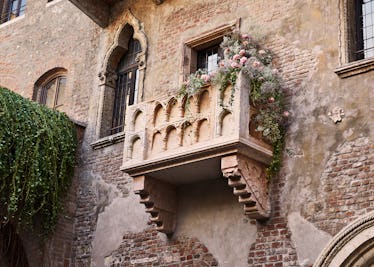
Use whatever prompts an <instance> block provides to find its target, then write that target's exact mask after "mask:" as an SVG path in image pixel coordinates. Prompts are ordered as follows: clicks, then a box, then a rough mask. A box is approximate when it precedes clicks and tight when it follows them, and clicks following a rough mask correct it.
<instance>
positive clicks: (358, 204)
mask: <svg viewBox="0 0 374 267" xmlns="http://www.w3.org/2000/svg"><path fill="white" fill-rule="evenodd" d="M55 1H56V3H52V4H48V5H47V6H46V3H45V2H46V1H41V0H33V1H31V0H30V1H28V4H27V9H26V14H25V17H24V18H21V19H18V20H17V21H13V22H11V23H9V24H8V25H0V40H1V41H0V85H2V86H6V87H8V88H10V89H12V90H14V91H16V92H18V93H20V94H21V95H23V96H25V97H31V96H32V90H33V85H34V83H35V81H36V80H37V79H38V78H39V77H40V76H41V75H42V74H43V73H45V72H46V71H48V70H49V69H51V68H54V67H64V68H66V69H67V70H68V76H67V77H68V99H69V101H68V102H67V103H66V105H64V106H63V108H62V110H63V111H66V112H67V113H68V115H69V116H71V117H72V118H73V119H76V120H79V121H82V122H85V123H87V128H86V131H85V137H84V141H83V144H82V153H81V159H80V165H79V170H78V172H77V177H78V179H77V180H76V181H75V183H74V188H73V189H72V190H73V191H74V190H76V192H77V193H76V194H74V193H72V196H70V197H69V198H71V199H72V200H75V199H76V207H75V206H74V205H73V204H72V202H71V205H72V206H71V207H70V208H71V210H74V212H75V219H74V226H72V224H73V222H72V220H71V218H68V219H65V220H64V219H62V220H61V223H60V225H59V226H58V228H57V229H58V231H57V232H56V235H55V237H53V238H52V240H53V241H51V243H50V244H49V246H47V249H46V250H45V252H44V257H45V258H46V259H45V264H46V266H59V264H60V265H61V264H64V265H65V266H90V265H91V266H100V267H101V266H117V265H118V266H132V265H135V264H137V266H144V265H145V262H143V263H141V262H140V260H143V261H145V260H146V259H145V258H147V257H148V260H149V261H148V263H149V265H150V266H151V264H153V263H154V265H157V264H158V266H185V265H187V266H188V265H190V266H214V265H215V264H218V265H219V266H247V265H248V264H249V265H250V266H298V265H301V266H308V265H311V264H312V263H313V261H314V260H315V259H316V257H317V256H318V254H319V253H320V251H321V250H322V248H323V246H324V245H325V244H326V243H327V242H328V241H329V240H330V238H331V235H335V234H336V233H337V232H338V231H339V230H340V229H341V228H342V227H343V226H345V225H347V224H348V223H349V222H350V221H351V220H353V219H355V218H357V217H358V216H360V215H362V214H365V213H366V212H368V211H370V210H372V209H373V206H372V203H373V194H374V188H373V182H372V179H370V178H371V177H372V176H373V167H372V166H373V159H372V156H371V155H372V154H373V145H372V140H373V130H372V129H373V128H374V127H373V125H372V121H371V117H370V111H372V107H371V102H372V99H373V95H372V92H373V91H374V76H373V72H372V71H371V72H367V73H362V74H360V75H356V76H352V77H349V78H345V79H342V78H339V77H338V76H337V75H336V74H335V73H334V69H335V68H336V67H338V66H340V57H341V56H340V54H341V53H342V51H341V50H340V49H341V48H340V47H341V43H339V36H340V32H339V31H340V30H341V28H340V21H339V18H340V14H339V9H338V6H339V3H340V1H338V0H333V1H319V0H308V1H297V0H292V1H286V0H280V1H262V0H256V1H245V0H235V1H227V0H209V1H197V0H192V1H182V0H169V1H164V3H163V4H161V5H156V4H155V3H154V2H153V1H147V0H142V1H121V2H119V3H118V4H117V5H116V6H115V7H114V9H113V10H112V18H113V19H112V21H111V22H110V24H109V26H108V27H107V28H105V29H103V30H102V29H100V28H99V27H98V26H97V25H95V24H94V23H93V22H92V21H91V20H90V19H89V18H87V17H86V16H85V15H84V14H83V13H81V11H79V10H78V9H77V8H76V7H74V6H73V5H72V4H70V3H69V2H68V1H67V0H61V1H58V0H55ZM128 8H131V11H132V13H133V14H134V16H135V17H136V18H137V19H139V20H140V22H141V23H142V25H143V27H144V31H145V34H146V36H147V41H148V52H147V68H146V71H145V81H144V90H145V92H144V96H143V100H150V99H152V98H153V97H155V96H161V95H165V96H166V95H168V94H170V93H175V92H176V91H177V90H178V88H179V87H180V85H181V77H182V64H183V44H184V42H185V41H187V40H189V39H191V38H193V37H198V36H199V35H201V34H202V33H205V32H207V31H210V30H212V29H215V28H217V27H219V26H222V25H223V24H226V23H232V22H234V21H235V20H237V19H239V18H240V24H241V26H240V30H241V31H242V32H255V33H256V34H259V35H262V36H264V37H265V38H264V39H263V43H264V46H265V47H267V48H270V49H272V50H273V52H274V54H275V64H276V66H277V67H278V68H279V70H280V76H281V77H282V78H283V81H284V87H285V89H286V91H287V94H288V101H289V105H288V108H289V110H290V112H291V119H290V120H291V122H290V128H289V131H288V133H287V137H286V146H285V153H284V164H283V168H282V171H281V172H280V174H279V176H278V177H276V178H274V180H273V181H272V183H271V188H272V191H271V201H272V208H273V210H272V215H271V219H270V220H269V221H266V222H257V223H256V222H254V221H248V220H247V218H246V217H245V216H244V215H243V213H242V212H241V206H240V205H239V204H238V203H236V200H235V198H234V196H231V195H230V194H229V193H230V192H229V190H228V189H227V188H225V187H224V186H223V184H220V182H217V185H216V186H215V187H214V188H215V189H214V190H211V191H209V190H205V191H204V189H205V188H206V184H203V183H200V184H195V185H189V186H186V187H185V188H183V187H182V188H179V191H178V192H179V194H180V195H181V197H180V198H179V199H180V203H179V204H178V208H179V209H178V218H180V220H179V222H178V223H179V224H178V225H177V232H176V233H175V235H174V236H173V237H172V238H170V239H168V238H167V237H166V236H164V235H163V234H156V231H155V230H154V229H153V227H151V226H150V225H148V217H147V215H146V213H145V212H144V207H143V206H142V205H140V204H139V199H138V196H135V195H134V194H133V192H132V179H131V178H130V177H129V176H127V175H125V174H124V173H122V172H121V171H120V166H121V163H122V155H123V142H119V143H117V144H111V145H109V146H107V147H103V148H98V149H96V150H94V149H92V147H91V146H90V144H91V143H93V142H95V141H97V139H98V136H97V127H99V125H98V119H97V118H98V115H99V114H98V109H99V105H100V90H99V78H98V77H97V74H98V73H99V71H101V70H102V64H103V62H104V59H105V55H106V54H107V51H108V50H109V49H110V47H111V46H112V44H113V40H114V39H115V35H116V34H117V33H118V30H119V29H121V28H122V27H123V25H124V24H125V23H126V21H125V19H124V16H121V15H123V14H125V13H126V10H127V9H128ZM251 27H252V30H250V28H251ZM336 107H339V108H342V109H343V110H344V113H345V116H344V117H343V120H342V122H341V123H339V124H335V123H334V122H333V121H332V120H331V119H330V118H329V115H328V113H329V112H331V111H332V110H333V109H334V108H336ZM198 192H200V193H199V194H198ZM201 192H206V193H204V194H202V193H201ZM202 196H203V197H202ZM221 196H222V198H221ZM67 203H69V201H67ZM199 203H203V204H202V205H201V206H200V205H199ZM224 203H225V205H224ZM69 205H70V204H69ZM197 207H198V208H197ZM70 208H69V214H70V213H71V210H70ZM214 211H217V214H218V215H217V214H214ZM217 216H220V217H217ZM64 226H66V227H64ZM72 229H73V230H74V232H75V237H74V242H72V241H71V240H72ZM214 230H216V232H215V231H214ZM235 230H237V231H238V232H239V234H238V232H236V231H235ZM63 233H67V234H66V236H64V234H63ZM213 233H214V234H213ZM306 233H307V237H308V238H304V237H305V235H306ZM306 239H307V240H306ZM224 243H229V244H232V245H231V248H230V249H231V250H230V252H232V254H233V255H235V257H230V256H229V255H227V254H225V253H227V251H226V252H225V251H223V249H222V248H223V247H225V246H224V245H222V246H220V244H224ZM62 244H65V245H62ZM235 244H240V245H235ZM62 246H63V248H62ZM54 248H58V249H54ZM30 250H31V245H30ZM69 250H70V253H71V256H70V257H69V253H68V252H66V251H69ZM139 251H142V253H143V254H139V253H138V252H139ZM30 253H31V252H30ZM30 253H29V254H30ZM143 255H144V256H145V257H143ZM195 255H196V257H195ZM191 257H192V259H190V258H191ZM156 258H157V260H154V262H152V261H151V260H152V259H156ZM138 261H139V262H138ZM30 262H31V261H30ZM131 264H132V265H131ZM142 264H143V265H142ZM199 264H200V265H199Z"/></svg>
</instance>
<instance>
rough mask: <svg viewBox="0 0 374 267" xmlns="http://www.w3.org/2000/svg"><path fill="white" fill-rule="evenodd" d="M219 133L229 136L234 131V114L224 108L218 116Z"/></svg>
mask: <svg viewBox="0 0 374 267" xmlns="http://www.w3.org/2000/svg"><path fill="white" fill-rule="evenodd" d="M218 122H219V125H218V135H219V136H227V135H230V134H232V133H233V130H234V128H233V124H232V123H233V115H232V113H231V112H229V111H228V110H226V109H225V110H223V111H222V113H221V114H220V115H219V118H218Z"/></svg>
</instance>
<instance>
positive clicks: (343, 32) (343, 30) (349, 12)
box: [334, 0, 374, 78]
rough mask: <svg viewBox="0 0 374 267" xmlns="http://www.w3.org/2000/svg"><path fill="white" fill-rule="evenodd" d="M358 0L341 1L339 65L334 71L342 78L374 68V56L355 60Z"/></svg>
mask: <svg viewBox="0 0 374 267" xmlns="http://www.w3.org/2000/svg"><path fill="white" fill-rule="evenodd" d="M355 3H356V0H340V2H339V17H340V24H339V47H340V49H339V66H338V67H336V68H335V70H334V72H335V73H336V74H337V75H338V76H339V77H340V78H348V77H351V76H354V75H358V74H361V73H366V72H369V71H372V70H374V57H369V58H364V59H357V60H354V58H353V56H352V52H351V51H352V49H354V48H353V47H354V46H355V45H354V43H353V42H354V41H355V40H354V39H353V38H356V37H355V36H356V30H357V29H356V25H357V24H356V21H355V19H356V17H355V16H356V15H355V14H356V12H355V10H356V8H357V7H356V6H355Z"/></svg>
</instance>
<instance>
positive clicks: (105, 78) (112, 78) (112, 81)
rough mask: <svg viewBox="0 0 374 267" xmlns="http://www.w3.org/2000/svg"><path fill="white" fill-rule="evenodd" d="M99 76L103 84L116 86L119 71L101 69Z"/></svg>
mask: <svg viewBox="0 0 374 267" xmlns="http://www.w3.org/2000/svg"><path fill="white" fill-rule="evenodd" d="M98 77H99V79H100V81H101V82H100V84H101V85H107V86H109V87H113V88H114V87H115V86H116V81H117V78H118V77H117V73H116V72H115V71H111V70H107V71H101V72H100V73H99V74H98Z"/></svg>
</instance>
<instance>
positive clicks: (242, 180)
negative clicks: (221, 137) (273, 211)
mask: <svg viewBox="0 0 374 267" xmlns="http://www.w3.org/2000/svg"><path fill="white" fill-rule="evenodd" d="M221 169H222V173H223V176H224V177H225V178H227V179H228V184H229V186H230V187H232V188H233V192H234V195H236V196H238V199H239V202H240V203H243V204H244V212H245V214H247V215H248V216H249V217H251V218H253V219H266V218H269V215H270V200H269V190H268V181H267V179H266V172H265V166H264V165H263V164H261V163H259V162H257V161H254V160H252V159H250V158H247V157H245V156H242V155H240V154H236V155H231V156H226V157H223V158H222V159H221Z"/></svg>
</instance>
